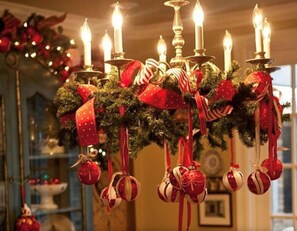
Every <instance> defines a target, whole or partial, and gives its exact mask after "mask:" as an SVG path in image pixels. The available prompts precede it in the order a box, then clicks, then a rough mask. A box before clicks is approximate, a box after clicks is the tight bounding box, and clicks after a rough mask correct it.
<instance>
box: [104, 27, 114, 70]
mask: <svg viewBox="0 0 297 231" xmlns="http://www.w3.org/2000/svg"><path fill="white" fill-rule="evenodd" d="M102 47H103V51H104V61H106V60H110V59H111V48H112V43H111V39H110V37H109V35H108V33H107V31H105V35H104V36H103V39H102ZM110 69H111V66H110V64H108V63H105V64H104V72H105V73H109V72H110Z"/></svg>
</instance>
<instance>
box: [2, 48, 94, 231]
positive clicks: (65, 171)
mask: <svg viewBox="0 0 297 231" xmlns="http://www.w3.org/2000/svg"><path fill="white" fill-rule="evenodd" d="M58 87H59V82H58V79H57V78H56V77H55V76H53V75H51V74H50V73H49V72H48V71H47V70H46V69H44V68H43V67H42V66H41V65H40V64H39V63H38V62H36V61H35V60H33V59H30V58H25V57H21V56H18V55H17V54H14V53H12V54H8V55H4V54H0V121H1V123H0V226H1V227H6V229H5V230H14V224H15V221H16V219H17V217H18V216H19V215H20V213H21V204H22V199H21V190H20V188H21V186H24V188H25V202H26V203H27V204H28V205H29V207H30V208H31V211H32V213H33V214H34V215H35V216H36V217H37V219H38V220H39V222H40V223H41V225H42V226H47V227H49V226H51V225H52V227H54V225H56V226H57V225H59V226H60V227H59V228H60V229H59V228H56V229H55V230H88V231H91V230H92V214H91V212H92V203H91V202H92V201H91V200H92V197H91V195H90V193H91V189H90V188H87V187H84V186H82V185H81V184H80V182H79V181H78V180H77V178H76V170H75V169H71V168H70V166H71V164H73V163H74V162H75V161H76V159H77V155H78V150H75V149H74V150H65V149H64V148H63V147H59V146H58V144H57V140H56V138H55V134H56V132H57V130H58V123H57V121H56V117H55V110H54V106H53V98H54V96H55V93H56V90H57V88H58ZM29 182H30V183H31V184H30V183H29ZM59 182H60V183H59ZM50 192H51V193H50ZM61 228H62V229H61Z"/></svg>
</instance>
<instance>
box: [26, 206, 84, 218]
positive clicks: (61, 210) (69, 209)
mask: <svg viewBox="0 0 297 231" xmlns="http://www.w3.org/2000/svg"><path fill="white" fill-rule="evenodd" d="M31 207H32V208H34V205H33V204H32V205H31ZM75 211H81V207H80V206H76V207H66V208H59V209H52V210H38V209H37V210H36V211H34V212H32V214H33V215H35V216H44V215H50V214H57V213H68V212H75Z"/></svg>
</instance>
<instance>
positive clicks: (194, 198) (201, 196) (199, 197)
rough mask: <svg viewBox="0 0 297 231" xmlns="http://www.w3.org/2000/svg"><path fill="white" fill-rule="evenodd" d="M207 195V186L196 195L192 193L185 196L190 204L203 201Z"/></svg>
mask: <svg viewBox="0 0 297 231" xmlns="http://www.w3.org/2000/svg"><path fill="white" fill-rule="evenodd" d="M206 196H207V188H206V187H205V188H204V191H203V192H202V193H200V194H198V195H194V194H192V195H191V194H186V195H185V198H186V200H187V201H188V202H190V203H191V204H201V203H203V202H204V201H205V199H206Z"/></svg>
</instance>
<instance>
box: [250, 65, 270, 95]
mask: <svg viewBox="0 0 297 231" xmlns="http://www.w3.org/2000/svg"><path fill="white" fill-rule="evenodd" d="M269 83H271V76H270V75H269V74H268V73H267V72H265V71H255V72H253V73H251V74H250V75H249V76H248V77H246V79H245V80H244V84H245V85H249V84H252V90H253V91H254V92H255V93H256V94H257V95H260V94H262V93H263V92H264V91H265V90H267V85H268V84H269Z"/></svg>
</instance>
